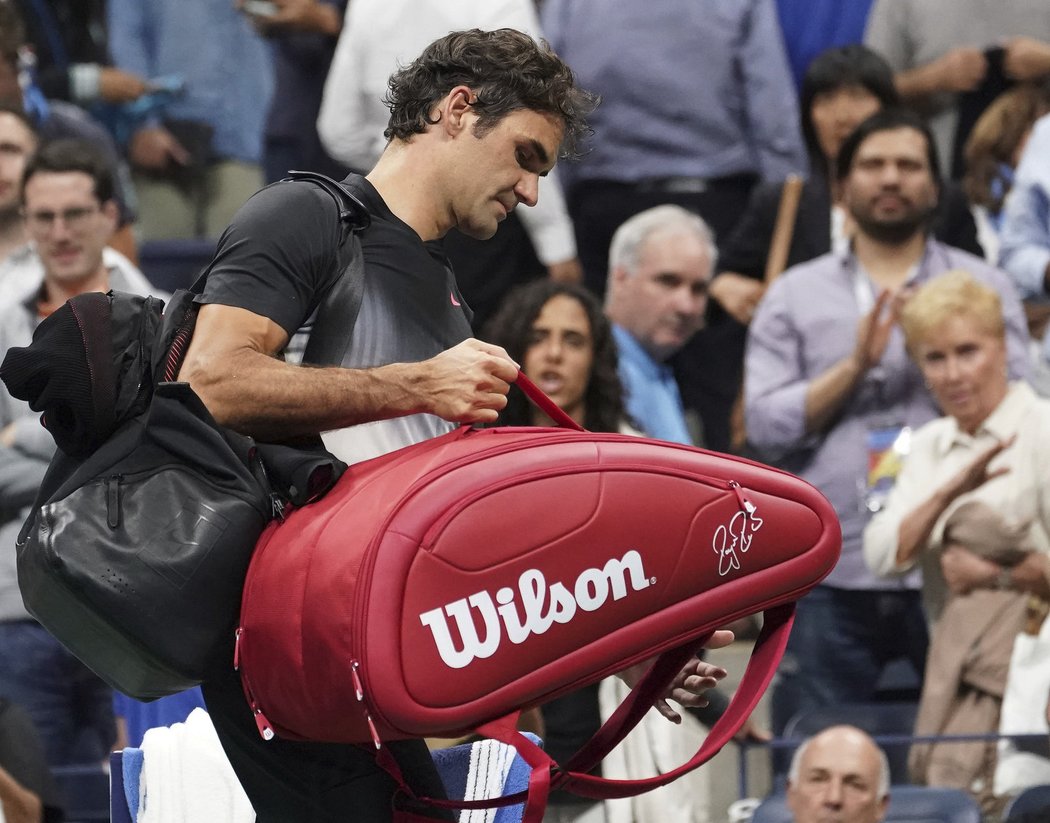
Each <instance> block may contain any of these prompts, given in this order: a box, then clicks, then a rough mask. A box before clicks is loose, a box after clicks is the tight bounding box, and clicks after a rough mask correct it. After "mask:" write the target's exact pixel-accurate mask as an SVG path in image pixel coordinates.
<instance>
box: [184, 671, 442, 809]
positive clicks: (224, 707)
mask: <svg viewBox="0 0 1050 823" xmlns="http://www.w3.org/2000/svg"><path fill="white" fill-rule="evenodd" d="M201 690H202V692H203V693H204V702H205V703H206V704H207V706H208V713H209V714H210V716H211V720H212V723H213V724H214V725H215V731H216V732H217V733H218V735H219V740H220V741H221V742H222V746H223V749H224V750H225V751H226V755H227V757H228V758H229V759H230V763H231V764H232V765H233V769H234V771H235V772H236V773H237V777H238V779H239V780H240V782H241V785H242V786H243V787H244V791H245V792H246V793H247V795H248V799H249V800H251V802H252V805H253V806H254V807H255V813H256V819H257V820H258V821H259V823H331V822H332V821H343V822H344V823H349V822H350V821H352V823H390V821H391V819H392V813H393V805H394V795H395V791H396V789H397V784H396V783H395V782H394V780H393V779H392V778H391V777H390V775H388V774H387V773H386V772H385V771H383V769H382V768H380V767H379V766H378V765H377V764H376V761H375V756H374V754H373V752H374V749H373V747H372V745H371V744H368V745H367V746H365V745H361V746H358V745H353V744H344V743H301V742H297V741H293V740H282V739H281V738H276V737H275V738H274V739H273V740H263V739H262V738H261V737H260V736H259V730H258V728H257V727H256V725H255V721H254V718H253V716H252V712H251V709H250V708H249V706H248V703H247V701H246V700H245V698H244V692H243V691H242V689H241V683H240V679H239V676H238V675H237V673H236V672H235V671H234V670H233V669H232V668H231V669H226V670H224V671H221V672H219V673H217V674H216V675H215V676H213V677H212V678H211V679H209V680H208V682H206V683H204V684H203V686H202V687H201ZM384 745H386V746H389V749H390V751H391V753H392V754H393V755H394V757H395V758H396V759H397V761H398V763H399V765H400V766H401V770H402V772H403V773H404V775H405V778H406V780H407V781H408V783H409V785H411V786H412V787H413V788H414V789H415V790H416V792H417V793H418V794H420V795H423V796H430V797H444V796H445V792H444V787H443V786H442V784H441V779H440V778H439V777H438V774H437V770H436V769H435V768H434V763H433V760H432V759H431V757H430V752H429V750H428V749H427V746H426V743H424V742H423V741H422V740H405V741H396V742H392V743H385V744H384ZM423 813H424V814H427V815H430V816H433V817H436V818H439V819H444V820H453V817H452V816H451V814H450V813H448V812H441V811H437V810H427V811H424V812H423Z"/></svg>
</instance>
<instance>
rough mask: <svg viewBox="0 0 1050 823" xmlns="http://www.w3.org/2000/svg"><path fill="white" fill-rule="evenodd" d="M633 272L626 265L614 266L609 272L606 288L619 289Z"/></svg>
mask: <svg viewBox="0 0 1050 823" xmlns="http://www.w3.org/2000/svg"><path fill="white" fill-rule="evenodd" d="M630 276H631V273H630V272H629V271H627V269H626V267H624V266H614V267H613V268H612V270H611V271H610V272H609V279H608V282H607V283H606V288H607V289H608V290H609V291H619V290H620V288H622V287H623V284H624V283H626V282H627V280H628V279H629V278H630Z"/></svg>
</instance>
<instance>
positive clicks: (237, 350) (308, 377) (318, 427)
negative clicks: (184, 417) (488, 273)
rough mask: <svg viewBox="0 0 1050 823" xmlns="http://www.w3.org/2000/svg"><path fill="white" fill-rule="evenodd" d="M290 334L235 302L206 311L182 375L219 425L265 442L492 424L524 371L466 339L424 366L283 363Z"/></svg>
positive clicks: (204, 308) (486, 346)
mask: <svg viewBox="0 0 1050 823" xmlns="http://www.w3.org/2000/svg"><path fill="white" fill-rule="evenodd" d="M287 339H288V335H287V334H286V333H285V331H284V330H283V329H282V328H281V327H280V326H278V325H277V324H276V323H274V322H273V321H272V320H270V319H269V318H267V317H263V316H261V315H258V314H255V313H253V312H250V311H248V310H246V309H241V308H236V307H232V306H222V305H217V304H209V305H205V306H202V307H201V309H200V314H199V315H198V318H197V326H196V330H195V331H194V334H193V340H192V342H191V344H190V348H189V350H188V351H187V353H186V359H185V362H184V363H183V366H182V370H181V372H180V374H179V379H180V380H184V381H187V382H189V383H190V385H192V386H193V389H194V391H196V392H197V394H198V395H199V396H200V398H201V399H202V400H203V401H204V404H205V405H206V406H207V407H208V409H209V411H211V413H212V414H213V415H214V416H215V419H216V420H217V421H218V422H219V423H221V424H223V425H226V426H229V427H230V428H232V429H235V430H237V431H240V432H243V433H246V434H251V435H254V436H256V437H260V438H272V437H280V438H282V439H283V438H288V437H294V436H298V435H304V434H314V433H317V432H321V431H330V430H332V429H339V428H343V427H345V426H352V425H355V424H357V423H366V422H370V421H373V420H386V419H389V418H394V417H402V416H404V415H408V414H416V413H420V412H426V413H430V414H436V415H438V416H439V417H442V418H444V419H445V420H450V421H453V422H461V423H476V422H492V421H494V420H495V419H496V418H497V416H498V413H499V410H500V409H502V408H503V407H504V406H505V405H506V402H507V399H506V394H507V391H508V388H509V384H510V383H511V382H512V381H513V380H514V379H515V377H516V376H517V367H516V365H515V364H514V362H513V361H512V360H511V359H510V358H509V357H508V356H507V354H506V352H505V351H504V350H503V349H501V348H499V347H498V346H493V345H490V344H488V343H484V342H482V341H480V340H473V339H472V340H467V341H464V342H463V343H460V344H459V345H458V346H455V347H453V348H451V349H449V350H447V351H444V352H442V353H441V354H439V355H437V356H436V357H433V358H431V359H430V360H426V361H423V362H422V363H395V364H391V365H388V366H380V367H378V368H373V369H344V368H335V367H333V368H311V367H308V366H295V365H291V364H288V363H285V362H283V361H281V360H278V359H277V358H276V357H275V355H276V353H277V352H278V351H280V350H281V348H282V347H283V346H284V345H285V343H286V342H287Z"/></svg>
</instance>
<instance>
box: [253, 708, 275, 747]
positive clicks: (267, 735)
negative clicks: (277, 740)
mask: <svg viewBox="0 0 1050 823" xmlns="http://www.w3.org/2000/svg"><path fill="white" fill-rule="evenodd" d="M252 716H253V718H254V719H255V728H257V729H258V730H259V736H260V737H262V739H263V740H273V738H274V733H273V728H272V727H271V726H270V721H269V720H267V719H266V715H265V714H263V711H262V709H260V708H259V707H258V706H257V705H255V703H252Z"/></svg>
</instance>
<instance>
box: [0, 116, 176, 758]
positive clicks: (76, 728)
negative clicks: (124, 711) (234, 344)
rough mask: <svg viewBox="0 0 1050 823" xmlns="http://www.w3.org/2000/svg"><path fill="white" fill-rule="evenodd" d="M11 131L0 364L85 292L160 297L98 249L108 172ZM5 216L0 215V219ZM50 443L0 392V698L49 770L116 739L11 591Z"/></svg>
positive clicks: (108, 226) (107, 703)
mask: <svg viewBox="0 0 1050 823" xmlns="http://www.w3.org/2000/svg"><path fill="white" fill-rule="evenodd" d="M17 134H18V132H17V131H16V130H15V129H14V128H13V124H12V122H9V119H8V118H6V117H4V116H3V115H2V114H0V158H2V159H0V215H2V214H3V213H4V203H5V201H6V199H7V196H8V195H9V190H8V189H9V187H10V186H11V185H14V187H15V192H16V193H20V194H21V213H20V214H21V219H22V220H23V221H24V237H25V239H26V240H28V241H29V242H28V243H27V244H26V245H23V246H22V247H20V248H19V249H17V250H16V251H15V252H14V253H13V254H12V255H9V257H8V258H7V260H6V261H5V264H4V266H3V278H4V279H3V281H2V283H0V294H6V297H0V358H2V357H3V356H4V354H6V352H7V350H8V348H10V347H11V346H27V345H29V342H30V340H31V339H32V335H33V330H34V329H35V328H36V326H37V324H38V323H39V322H40V320H42V319H43V318H44V317H46V316H47V315H48V314H50V313H51V312H52V311H54V310H55V309H57V308H58V307H59V306H61V305H62V303H64V302H65V301H66V300H67V299H68V298H70V297H72V296H74V295H76V294H81V293H83V292H87V291H108V290H109V289H110V288H113V289H119V290H121V291H129V292H140V293H148V292H153V293H154V294H157V292H156V290H154V289H152V288H151V287H150V285H149V283H148V282H147V281H146V279H145V278H144V277H143V276H142V274H141V273H140V272H139V271H138V270H137V269H135V268H134V267H132V266H131V265H130V264H129V263H127V261H126V259H124V258H120V259H121V260H122V261H123V264H122V265H120V266H117V265H110V264H107V262H106V258H105V255H104V252H103V249H104V248H105V246H106V243H107V242H108V241H109V239H110V238H111V237H112V235H113V233H114V231H115V230H116V228H117V222H118V217H117V206H116V204H115V203H114V200H113V179H112V176H111V174H110V172H109V168H108V166H107V164H106V162H105V159H104V158H102V157H101V156H100V155H99V153H98V152H97V150H95V149H94V148H93V147H92V146H91V144H88V143H84V142H80V141H75V140H64V141H56V142H53V143H48V144H45V145H43V146H42V147H41V148H40V149H39V150H38V151H37V152H36V154H34V155H31V156H30V157H28V159H27V158H26V157H25V154H26V153H28V152H26V153H23V154H22V156H21V164H22V165H23V166H24V170H23V171H22V172H21V174H20V175H19V177H18V179H17V181H15V182H14V183H13V184H12V182H11V177H12V168H10V167H13V166H16V165H18V162H17V160H16V159H14V158H13V157H9V156H8V154H10V155H17V154H18V152H16V151H14V150H12V151H11V152H9V153H5V151H4V147H5V146H8V145H11V146H14V145H15V143H16V140H15V136H16V135H17ZM2 219H3V217H2V216H0V220H2ZM54 448H55V445H54V441H53V440H52V439H51V436H50V434H48V432H47V430H46V429H44V428H43V427H41V426H40V424H39V421H38V419H37V415H36V414H35V413H33V412H32V411H31V410H30V409H29V407H28V405H27V404H26V403H24V402H22V401H18V400H15V399H14V398H12V397H11V396H10V395H8V394H7V393H6V392H0V660H3V661H4V663H3V666H0V697H5V698H8V699H9V700H11V701H12V702H13V703H17V704H19V705H21V706H22V707H23V708H24V709H25V710H26V712H27V713H28V714H29V716H30V717H31V718H32V720H33V722H34V724H35V725H36V727H37V729H38V730H39V732H40V735H41V738H42V739H43V743H44V748H45V753H46V757H47V761H48V764H49V765H51V766H57V765H64V764H70V763H83V762H87V761H93V760H97V761H99V762H101V761H102V760H103V759H104V758H105V757H106V755H107V753H108V751H109V748H110V746H111V745H112V743H113V741H114V738H115V724H114V720H113V708H112V702H111V701H112V693H111V692H110V690H109V688H108V687H107V686H105V684H103V683H102V681H100V680H99V679H98V678H96V677H95V676H94V675H93V674H92V673H91V672H90V671H89V670H88V669H87V668H86V667H84V665H83V664H81V663H80V662H79V661H78V660H77V659H76V658H75V657H73V656H72V655H71V654H69V653H68V652H67V651H66V650H65V649H64V648H63V647H62V646H61V645H60V644H59V643H58V641H56V640H55V639H54V638H53V637H51V635H50V634H48V633H47V632H46V631H45V630H44V629H43V628H42V627H41V626H39V625H38V624H37V623H36V622H35V621H34V620H33V619H32V618H31V617H30V616H29V614H28V613H27V612H26V610H25V607H24V605H23V604H22V597H21V595H20V594H19V591H18V581H17V574H16V565H15V557H16V555H15V538H16V535H17V534H18V530H19V528H20V526H21V524H22V521H23V520H24V519H25V516H26V511H25V509H26V508H27V507H28V506H29V505H31V504H32V502H33V498H34V497H35V495H36V489H37V486H38V485H39V484H40V481H41V479H42V478H43V475H44V471H45V470H46V469H47V465H48V462H49V461H50V459H51V455H52V453H53V452H54Z"/></svg>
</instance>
